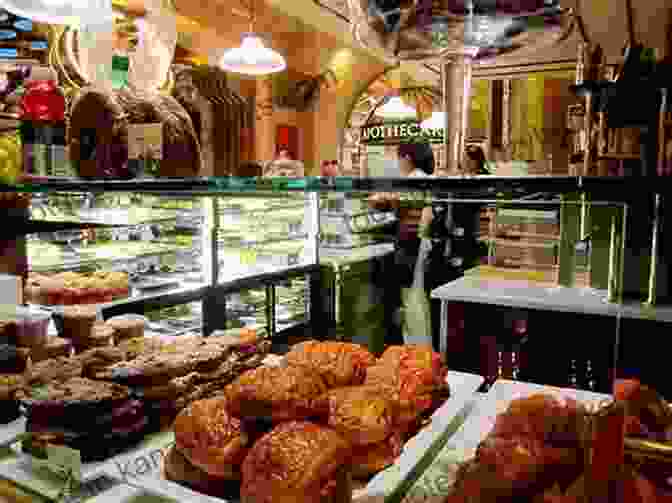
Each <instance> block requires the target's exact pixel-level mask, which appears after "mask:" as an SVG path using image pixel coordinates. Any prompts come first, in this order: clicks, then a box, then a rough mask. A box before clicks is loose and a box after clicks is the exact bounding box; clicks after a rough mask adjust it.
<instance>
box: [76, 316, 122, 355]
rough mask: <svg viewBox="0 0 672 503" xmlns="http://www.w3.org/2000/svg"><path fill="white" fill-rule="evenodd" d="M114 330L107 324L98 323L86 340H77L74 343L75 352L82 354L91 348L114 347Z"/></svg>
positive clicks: (94, 325)
mask: <svg viewBox="0 0 672 503" xmlns="http://www.w3.org/2000/svg"><path fill="white" fill-rule="evenodd" d="M113 338H114V330H113V329H112V328H110V327H109V326H107V325H106V324H105V323H102V322H96V323H94V324H93V327H92V328H91V333H90V334H89V337H88V338H86V339H77V340H75V341H74V344H75V351H77V352H78V353H81V352H83V351H86V350H87V349H91V348H104V347H107V346H110V345H112V340H113Z"/></svg>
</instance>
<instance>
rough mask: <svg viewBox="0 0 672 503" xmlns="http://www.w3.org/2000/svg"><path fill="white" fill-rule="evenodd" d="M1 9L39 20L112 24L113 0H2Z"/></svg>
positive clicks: (78, 23) (53, 22)
mask: <svg viewBox="0 0 672 503" xmlns="http://www.w3.org/2000/svg"><path fill="white" fill-rule="evenodd" d="M0 9H5V10H7V11H8V12H11V13H12V14H15V15H17V16H21V17H24V18H28V19H31V20H32V21H37V22H38V23H48V24H65V25H71V26H78V27H83V26H86V27H89V28H92V27H100V26H110V25H111V23H112V18H113V12H112V1H111V0H0Z"/></svg>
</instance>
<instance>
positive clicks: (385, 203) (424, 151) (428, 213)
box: [369, 143, 434, 344]
mask: <svg viewBox="0 0 672 503" xmlns="http://www.w3.org/2000/svg"><path fill="white" fill-rule="evenodd" d="M397 156H398V159H397V162H398V169H399V173H400V174H401V176H402V177H409V178H425V177H430V176H432V174H433V173H434V153H433V151H432V148H431V146H430V145H429V144H427V143H409V144H402V145H399V147H398V149H397ZM369 202H370V204H371V206H372V207H374V208H376V209H380V210H385V209H393V210H396V211H397V232H396V240H395V254H394V267H395V274H394V275H390V279H391V280H392V281H394V284H391V285H390V286H389V288H387V289H386V294H387V295H388V296H389V297H388V299H386V302H385V303H386V305H388V306H393V307H396V312H395V318H396V320H395V321H396V323H394V325H393V326H392V327H391V330H392V333H389V334H388V341H386V342H389V343H391V344H398V343H402V342H410V341H413V342H416V341H418V340H419V339H424V341H425V343H431V339H432V337H431V331H432V330H433V329H431V328H430V331H429V333H427V323H426V322H427V321H428V320H427V319H426V317H427V316H428V313H427V311H428V306H429V304H428V297H427V292H426V288H425V287H426V286H427V285H426V283H425V281H424V279H425V278H424V276H425V275H426V273H427V271H426V270H425V269H424V262H425V261H423V260H420V261H419V260H418V258H419V257H420V255H421V245H422V239H421V234H420V229H421V227H422V228H427V227H428V226H429V225H431V222H432V209H431V207H425V208H416V207H414V206H413V205H410V204H408V203H407V202H406V201H404V200H403V198H402V197H401V196H400V194H390V193H380V194H374V195H373V196H371V198H370V200H369ZM416 266H417V267H416ZM420 294H422V295H420ZM413 323H415V325H416V326H414V327H411V326H410V325H411V324H413ZM418 325H422V326H421V327H418ZM409 329H410V331H409Z"/></svg>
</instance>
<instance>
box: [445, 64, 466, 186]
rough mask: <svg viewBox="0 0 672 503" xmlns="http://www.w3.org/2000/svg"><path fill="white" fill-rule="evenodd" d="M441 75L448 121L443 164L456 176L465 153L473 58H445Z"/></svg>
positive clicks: (450, 173) (449, 172)
mask: <svg viewBox="0 0 672 503" xmlns="http://www.w3.org/2000/svg"><path fill="white" fill-rule="evenodd" d="M441 76H442V79H441V80H442V83H441V85H442V87H443V89H442V94H443V111H444V112H445V120H446V123H445V126H444V135H443V151H444V155H443V158H444V160H445V164H444V167H445V169H446V170H447V172H448V174H449V175H456V174H458V173H459V172H460V166H461V164H462V159H463V156H464V144H465V140H466V138H465V136H466V134H467V126H468V120H469V97H470V95H471V76H472V72H471V58H469V57H468V56H455V57H454V58H452V59H451V61H446V62H445V63H443V64H442V66H441Z"/></svg>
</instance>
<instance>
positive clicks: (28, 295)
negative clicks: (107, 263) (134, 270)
mask: <svg viewBox="0 0 672 503" xmlns="http://www.w3.org/2000/svg"><path fill="white" fill-rule="evenodd" d="M128 294H129V283H128V274H126V273H125V272H105V271H97V272H94V273H91V274H82V273H77V272H63V273H59V274H52V275H46V274H37V273H31V274H29V275H28V280H27V281H26V285H25V288H24V296H25V299H26V301H27V302H31V303H34V304H42V305H45V306H60V305H65V306H69V305H76V304H97V303H102V302H110V301H112V300H114V299H118V298H124V297H128Z"/></svg>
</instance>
